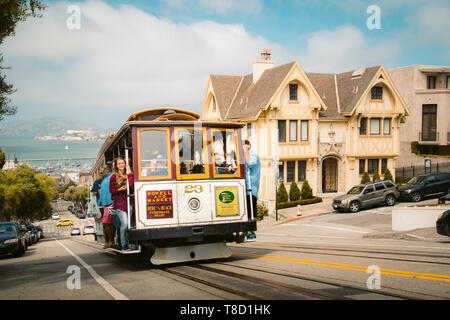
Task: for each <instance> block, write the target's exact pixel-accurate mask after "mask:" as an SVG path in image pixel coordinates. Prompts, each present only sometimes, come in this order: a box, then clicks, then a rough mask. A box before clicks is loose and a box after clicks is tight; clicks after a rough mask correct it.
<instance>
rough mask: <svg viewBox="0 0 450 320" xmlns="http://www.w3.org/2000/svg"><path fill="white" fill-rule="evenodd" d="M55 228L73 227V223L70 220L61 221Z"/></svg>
mask: <svg viewBox="0 0 450 320" xmlns="http://www.w3.org/2000/svg"><path fill="white" fill-rule="evenodd" d="M56 226H57V227H65V226H73V222H72V220H70V219H64V220H61V221H60V222H58V223H57V224H56Z"/></svg>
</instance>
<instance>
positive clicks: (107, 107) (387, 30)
mask: <svg viewBox="0 0 450 320" xmlns="http://www.w3.org/2000/svg"><path fill="white" fill-rule="evenodd" d="M43 2H44V3H46V4H47V6H48V8H47V9H46V10H45V11H44V12H43V16H42V17H41V18H31V19H29V20H27V21H26V22H24V23H20V24H19V25H18V27H17V30H16V35H15V36H14V37H10V38H8V39H7V40H6V41H5V42H4V43H3V44H2V45H1V46H0V51H1V52H2V53H3V54H4V66H8V67H10V69H8V70H4V72H5V73H6V75H7V80H8V81H9V82H10V83H12V84H14V87H15V89H17V92H16V93H14V94H13V95H12V96H11V99H12V104H13V105H15V106H17V107H18V113H17V114H16V115H15V116H12V117H9V118H8V119H9V120H13V119H14V120H32V119H35V118H42V117H47V116H48V117H52V116H57V117H66V118H70V119H77V120H81V121H88V122H99V123H101V124H102V126H103V127H111V128H119V127H120V126H121V125H122V123H123V122H124V121H125V120H126V118H128V116H129V115H130V114H131V113H133V112H136V111H138V110H142V109H147V108H152V107H166V106H171V107H177V108H183V109H188V110H192V111H195V112H198V113H200V112H201V107H202V103H203V99H204V94H205V90H206V85H207V80H208V76H209V75H210V74H224V75H246V74H250V73H252V63H253V61H254V60H255V59H256V58H258V57H259V53H260V51H261V49H264V48H268V49H271V50H272V60H273V61H274V62H275V66H279V65H282V64H285V63H289V62H291V61H294V60H295V61H298V62H299V63H300V65H301V67H302V68H303V69H304V70H305V71H306V72H324V73H339V72H345V71H350V70H353V69H357V68H361V67H369V66H373V65H379V64H382V65H384V66H385V68H387V69H390V68H394V67H401V66H407V65H413V64H423V65H447V66H448V65H450V19H449V18H448V17H449V16H450V1H448V0H442V1H441V0H433V1H432V0H428V1H427V0H371V1H362V0H346V1H341V0H323V1H319V0H272V1H265V0H246V1H242V0H150V1H144V0H134V1H133V0H130V1H118V0H113V1H100V0H87V1H79V2H68V1H50V0H47V1H45V0H44V1H43Z"/></svg>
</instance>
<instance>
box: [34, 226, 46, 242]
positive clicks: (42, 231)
mask: <svg viewBox="0 0 450 320" xmlns="http://www.w3.org/2000/svg"><path fill="white" fill-rule="evenodd" d="M34 227H35V228H36V230H37V231H38V235H39V239H44V230H42V228H41V226H34Z"/></svg>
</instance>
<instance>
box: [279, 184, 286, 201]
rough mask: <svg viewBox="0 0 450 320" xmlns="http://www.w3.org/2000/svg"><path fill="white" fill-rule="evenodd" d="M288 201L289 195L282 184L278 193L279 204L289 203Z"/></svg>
mask: <svg viewBox="0 0 450 320" xmlns="http://www.w3.org/2000/svg"><path fill="white" fill-rule="evenodd" d="M287 201H288V193H287V191H286V187H285V186H284V183H283V182H282V183H281V184H280V185H279V186H278V191H277V202H278V203H280V202H287Z"/></svg>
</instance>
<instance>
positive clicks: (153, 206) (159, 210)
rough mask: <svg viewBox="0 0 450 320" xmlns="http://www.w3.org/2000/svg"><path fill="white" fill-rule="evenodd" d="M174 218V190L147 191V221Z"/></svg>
mask: <svg viewBox="0 0 450 320" xmlns="http://www.w3.org/2000/svg"><path fill="white" fill-rule="evenodd" d="M162 218H173V198H172V190H148V191H147V219H162Z"/></svg>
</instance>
